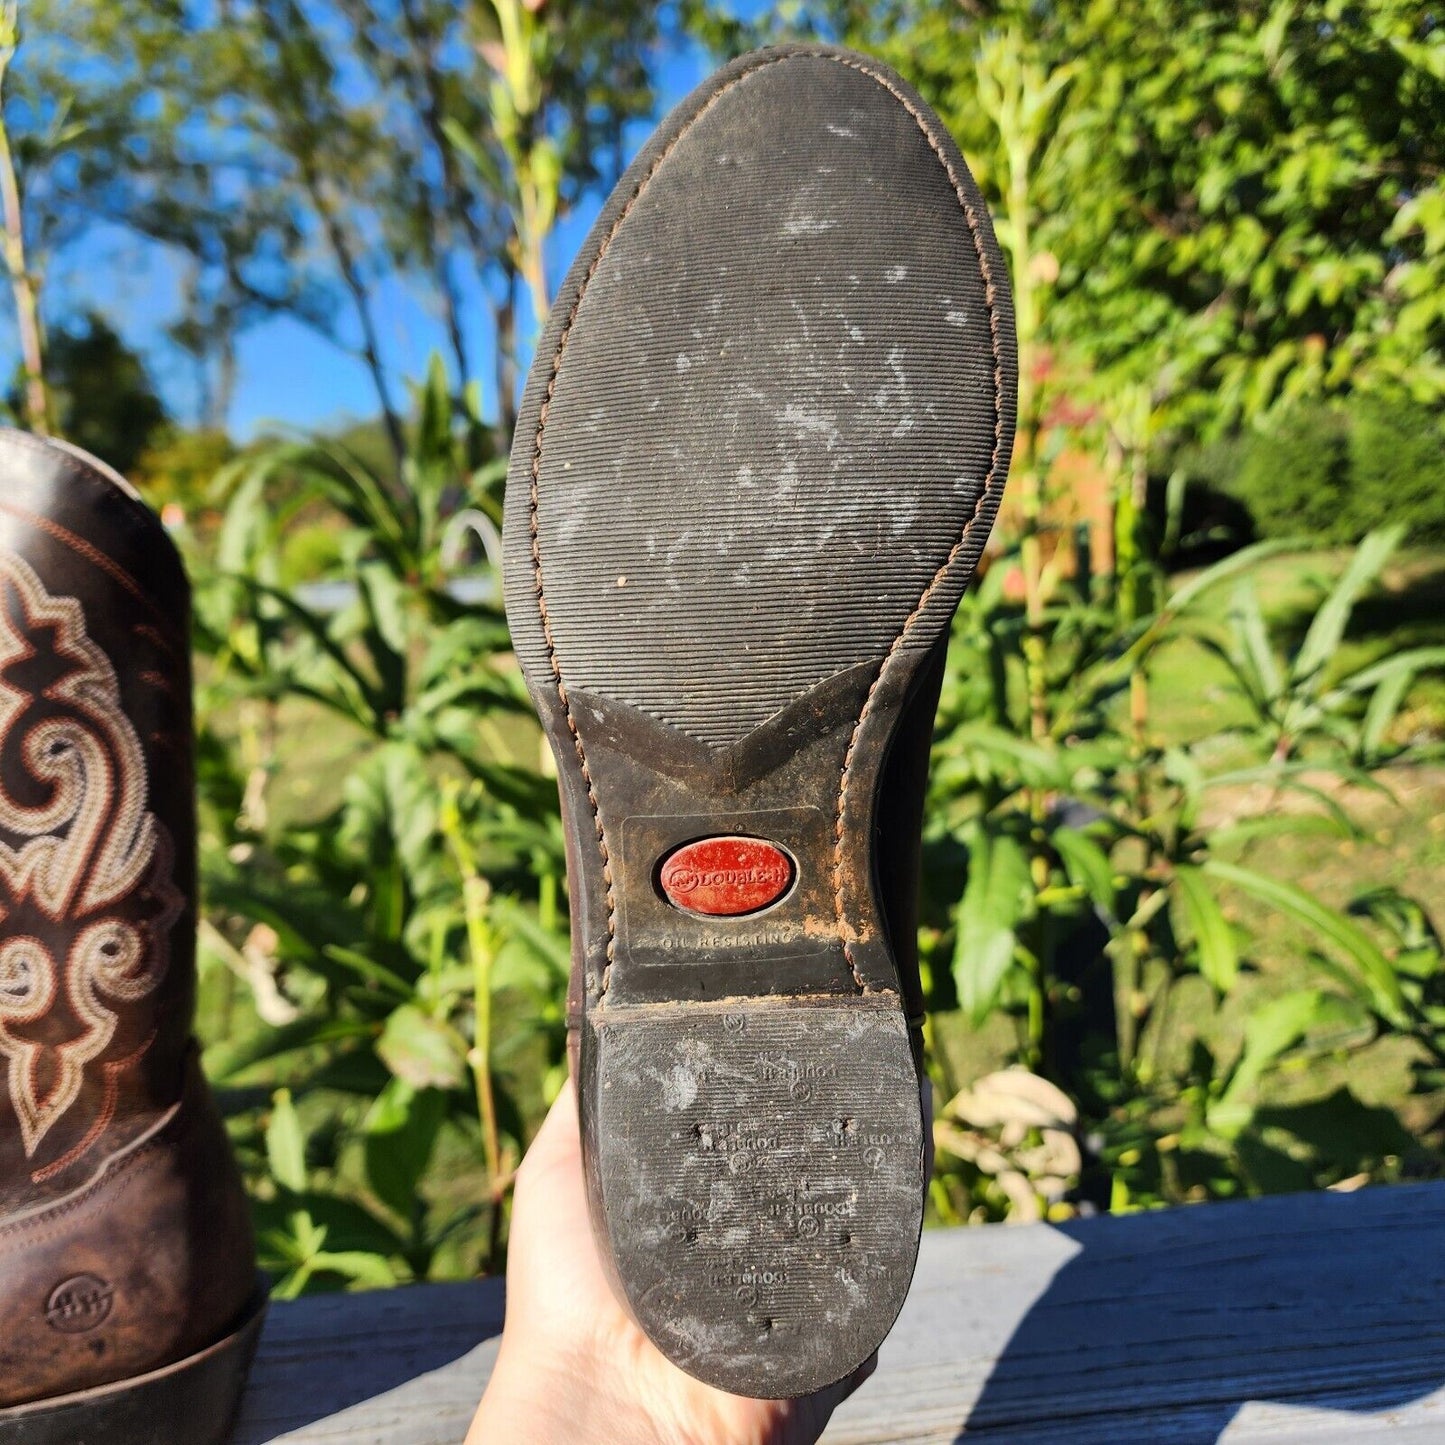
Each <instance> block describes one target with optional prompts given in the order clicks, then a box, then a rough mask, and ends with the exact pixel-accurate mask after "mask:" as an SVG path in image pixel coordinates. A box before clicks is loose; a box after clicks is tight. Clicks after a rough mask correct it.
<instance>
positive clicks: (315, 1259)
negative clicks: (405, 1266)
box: [307, 1249, 396, 1289]
mask: <svg viewBox="0 0 1445 1445" xmlns="http://www.w3.org/2000/svg"><path fill="white" fill-rule="evenodd" d="M307 1263H308V1265H309V1266H310V1269H309V1272H310V1273H311V1274H316V1273H317V1272H318V1271H320V1270H330V1271H331V1272H332V1273H333V1274H340V1275H345V1276H346V1278H347V1279H349V1280H352V1281H353V1282H354V1283H356V1284H364V1285H367V1286H369V1287H370V1288H371V1289H390V1288H391V1287H392V1286H393V1285H394V1284H395V1283H396V1272H395V1271H394V1270H393V1269H392V1267H391V1266H390V1265H389V1264H388V1263H387V1262H386V1260H384V1259H383V1258H382V1257H381V1256H380V1255H377V1254H367V1253H365V1252H364V1251H362V1250H359V1249H345V1250H334V1249H322V1250H318V1251H317V1252H316V1253H315V1254H313V1255H312V1256H311V1258H310V1259H309V1260H308V1261H307Z"/></svg>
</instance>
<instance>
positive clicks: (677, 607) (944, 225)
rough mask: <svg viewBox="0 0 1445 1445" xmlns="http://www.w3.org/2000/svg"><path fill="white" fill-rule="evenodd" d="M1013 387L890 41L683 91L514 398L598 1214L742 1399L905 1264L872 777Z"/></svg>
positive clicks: (978, 498) (915, 1196) (612, 1242)
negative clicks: (861, 52)
mask: <svg viewBox="0 0 1445 1445" xmlns="http://www.w3.org/2000/svg"><path fill="white" fill-rule="evenodd" d="M1014 386H1015V360H1014V355H1013V342H1012V319H1011V313H1010V308H1009V300H1008V290H1007V280H1006V276H1005V273H1004V268H1003V263H1002V260H1001V258H1000V256H999V253H998V250H997V245H996V243H995V241H994V238H993V234H992V231H991V229H990V227H989V223H988V219H987V216H986V214H985V212H984V208H983V204H982V201H981V199H980V198H979V196H978V193H977V190H976V188H975V187H974V186H973V182H972V180H971V178H970V177H969V176H968V172H967V170H966V168H965V167H964V164H963V161H962V159H961V157H960V156H959V155H958V152H957V150H956V148H955V147H954V146H953V143H952V141H951V140H950V139H949V138H948V136H947V134H946V132H945V131H944V130H943V128H942V127H941V125H939V123H938V122H937V120H936V118H934V117H933V116H932V115H931V113H930V112H929V111H928V110H927V107H926V106H925V105H924V104H923V102H922V101H921V100H920V99H919V98H918V97H917V95H916V94H915V93H914V92H912V91H911V90H910V89H909V88H908V87H907V86H906V85H905V84H904V83H903V82H902V81H901V80H899V78H898V77H897V76H896V75H894V74H893V73H892V72H891V71H889V70H887V69H886V68H885V67H883V66H881V65H878V64H877V63H875V62H873V61H871V60H868V59H865V58H864V57H861V56H857V55H853V54H851V53H849V52H846V51H840V50H835V49H832V48H829V47H791V48H784V49H780V50H774V51H767V52H760V53H759V54H757V55H754V56H749V57H744V59H743V60H741V61H738V62H736V63H735V64H734V65H732V66H730V67H728V68H726V69H725V70H723V71H722V72H720V73H719V74H718V75H717V76H715V77H714V78H713V79H712V80H711V81H710V82H708V83H707V84H706V85H705V86H703V87H701V88H700V89H699V90H698V91H696V92H695V93H694V94H693V95H692V96H691V97H689V98H688V99H687V100H686V101H684V102H683V104H682V105H681V106H679V107H678V109H677V110H676V111H675V112H674V113H673V115H672V116H670V117H669V118H668V120H667V121H666V122H664V124H663V126H662V128H661V129H660V130H659V132H658V134H657V135H656V136H655V137H654V138H653V140H652V141H651V142H650V143H649V145H648V146H647V147H646V148H645V149H644V151H643V153H642V154H641V155H640V156H639V158H638V160H637V161H636V162H635V163H634V165H633V167H632V168H631V169H630V170H629V172H628V173H627V175H626V176H624V178H623V180H622V182H621V183H620V184H619V186H618V188H617V191H616V192H615V193H614V195H613V197H612V199H611V200H610V201H609V202H608V204H607V206H606V207H605V208H604V211H603V214H602V216H601V218H600V220H599V222H598V224H597V226H596V228H595V229H594V231H593V233H592V235H591V237H590V239H589V240H588V242H587V243H586V244H585V245H584V247H583V249H582V252H581V254H580V256H579V258H578V260H577V262H576V263H575V264H574V266H573V269H572V271H571V273H570V275H569V276H568V278H567V281H566V282H565V283H564V285H563V287H562V288H561V291H560V293H559V299H558V302H557V306H556V309H555V311H554V313H553V317H552V320H551V322H550V324H549V327H548V331H547V334H546V335H545V336H544V338H543V342H542V344H541V346H540V347H539V350H538V354H537V360H536V362H535V363H534V367H533V371H532V375H531V378H530V380H529V383H528V389H527V394H526V396H525V397H524V400H523V406H522V414H521V421H520V423H519V426H518V432H517V441H516V444H515V448H514V451H513V457H512V472H511V477H510V479H509V487H508V497H507V517H506V526H505V528H504V550H505V565H506V591H507V609H508V616H509V619H510V621H511V625H512V631H513V639H514V644H515V646H516V650H517V655H518V659H519V661H520V663H521V665H522V669H523V672H524V674H525V676H526V678H527V682H528V685H529V688H530V690H531V693H532V696H533V698H534V700H535V701H536V703H537V706H538V710H539V713H540V715H541V718H542V722H543V726H544V728H545V730H546V732H547V734H548V737H549V740H550V741H551V743H552V746H553V750H554V752H555V753H556V756H557V760H558V771H559V781H560V786H561V791H562V796H563V802H564V811H565V813H566V817H567V824H568V830H569V839H568V843H569V865H570V866H569V873H570V877H571V885H572V901H573V926H574V943H575V947H576V950H577V955H578V961H579V966H580V972H581V978H580V980H579V993H580V996H581V997H580V1002H581V1005H582V1019H581V1040H580V1078H579V1097H580V1099H581V1109H582V1122H583V1138H584V1155H585V1159H586V1165H587V1170H588V1183H589V1190H590V1194H591V1199H592V1207H593V1219H594V1225H595V1227H596V1229H597V1232H598V1235H599V1239H600V1240H601V1242H602V1244H603V1252H604V1255H605V1257H606V1262H607V1264H608V1266H609V1268H610V1269H611V1270H612V1272H613V1275H614V1281H615V1284H616V1287H617V1289H618V1291H619V1293H620V1294H621V1296H622V1297H623V1298H625V1299H626V1300H627V1302H628V1305H629V1307H630V1308H631V1310H632V1313H633V1314H634V1316H635V1317H636V1319H637V1320H638V1322H639V1323H640V1324H641V1326H642V1327H643V1329H644V1330H646V1331H647V1333H648V1334H649V1336H650V1337H651V1338H652V1339H653V1340H654V1341H655V1342H656V1343H657V1344H658V1345H659V1347H660V1348H661V1349H662V1350H663V1351H664V1352H665V1353H666V1354H667V1355H668V1356H669V1357H670V1358H671V1359H673V1360H674V1361H675V1362H676V1363H677V1364H679V1365H680V1366H682V1367H683V1368H684V1369H686V1370H688V1371H689V1372H691V1373H692V1374H694V1375H696V1376H697V1377H698V1378H700V1379H703V1380H706V1381H707V1382H709V1383H711V1384H713V1385H716V1386H718V1387H719V1388H722V1389H726V1390H729V1391H731V1392H733V1393H737V1394H744V1395H750V1396H759V1397H783V1396H797V1395H803V1394H807V1393H810V1392H811V1391H813V1390H816V1389H818V1388H821V1387H823V1386H825V1385H828V1384H830V1383H832V1382H834V1381H836V1380H839V1379H841V1378H843V1377H845V1376H847V1375H848V1374H850V1373H851V1372H852V1371H853V1370H854V1369H856V1368H857V1366H858V1365H859V1364H861V1363H862V1362H863V1361H864V1360H865V1359H866V1358H867V1357H868V1356H869V1355H870V1354H871V1353H872V1352H873V1350H874V1349H876V1348H877V1346H878V1344H879V1343H880V1342H881V1340H882V1339H883V1337H884V1336H885V1335H886V1333H887V1332H888V1330H889V1328H890V1327H891V1325H892V1323H893V1321H894V1319H895V1318H896V1316H897V1314H898V1311H899V1309H900V1308H901V1306H902V1303H903V1299H904V1297H905V1295H906V1293H907V1289H908V1284H909V1281H910V1278H911V1274H912V1269H913V1263H914V1259H915V1257H916V1251H917V1244H918V1236H919V1232H920V1229H921V1223H922V1209H923V1194H924V1184H925V1181H924V1177H923V1159H924V1138H923V1121H922V1116H921V1109H920V1102H919V1095H918V1076H917V1071H916V1066H915V1060H914V1053H913V1045H912V1042H911V1039H910V1030H909V1022H910V1021H909V1019H908V1017H907V1010H906V1008H905V1006H904V989H903V988H902V986H901V980H900V978H899V974H898V964H897V957H896V952H895V949H894V948H893V946H892V943H891V941H890V939H889V931H888V930H889V924H888V919H887V917H886V916H885V910H884V907H883V904H882V901H881V898H880V888H879V860H878V857H877V841H878V803H879V797H878V794H879V785H880V779H881V778H882V776H883V773H884V768H885V765H886V764H887V761H888V757H889V752H890V748H891V745H892V741H893V738H894V735H895V733H896V732H897V731H898V728H899V723H900V720H901V719H902V717H903V716H904V714H905V712H906V710H907V708H908V707H909V706H910V703H911V701H912V698H913V694H914V692H915V690H916V689H919V688H921V686H922V682H921V679H922V677H923V675H924V674H926V673H927V672H928V667H927V664H928V661H929V658H930V656H931V655H932V649H934V648H935V645H936V644H937V643H938V642H939V639H940V637H941V636H942V634H943V632H944V630H945V629H946V627H947V624H948V620H949V618H950V617H951V615H952V613H953V610H954V608H955V607H956V605H957V602H958V598H959V596H960V594H961V593H962V590H963V588H964V586H965V585H966V583H967V581H968V579H969V577H970V576H971V575H972V572H973V569H974V566H975V565H976V562H977V559H978V556H979V554H980V552H981V550H982V547H983V543H984V540H985V538H986V537H987V534H988V530H989V527H990V525H991V523H992V520H993V516H994V513H995V511H996V509H997V505H998V499H999V493H1000V491H1001V488H1002V484H1003V479H1004V475H1005V473H1006V471H1007V465H1008V458H1009V452H1010V448H1011V441H1012V428H1013V393H1014ZM694 901H698V902H699V903H700V906H697V907H694V906H692V905H693V902H694Z"/></svg>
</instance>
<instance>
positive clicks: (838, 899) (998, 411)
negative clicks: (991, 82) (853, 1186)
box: [829, 56, 1004, 993]
mask: <svg viewBox="0 0 1445 1445" xmlns="http://www.w3.org/2000/svg"><path fill="white" fill-rule="evenodd" d="M829 58H831V59H833V60H836V61H837V63H838V64H839V65H844V66H847V67H848V68H849V69H850V70H856V71H858V72H859V73H860V74H862V75H866V76H868V77H869V78H870V79H871V80H873V81H876V82H877V84H879V85H881V86H882V87H883V89H884V90H886V91H887V92H888V93H889V94H890V95H891V96H892V97H893V98H894V99H895V100H896V101H898V103H899V104H900V105H902V107H903V108H904V110H906V111H907V112H908V114H909V115H911V116H912V117H913V119H914V120H915V121H916V122H917V123H918V128H919V129H920V130H921V131H922V132H923V135H924V138H925V139H926V140H927V141H928V144H929V146H930V148H931V149H932V151H933V153H934V155H936V156H937V157H938V159H939V162H940V163H941V164H942V166H943V169H944V171H945V172H946V174H947V176H948V179H949V181H950V182H951V183H952V185H953V193H954V195H955V196H957V198H958V204H959V206H960V208H961V209H962V211H963V215H964V220H965V221H966V222H967V223H968V229H969V234H970V236H971V237H972V239H973V245H974V250H975V252H976V253H977V255H978V264H979V270H980V272H981V273H982V277H983V296H984V306H985V307H986V308H987V311H988V329H989V338H990V344H991V347H992V350H993V388H994V390H993V454H992V456H991V457H990V459H989V468H988V475H987V476H986V477H985V478H984V484H983V489H982V490H981V491H980V493H979V497H978V502H977V503H976V504H975V506H974V509H973V515H972V516H971V517H969V519H968V521H967V522H966V523H965V524H964V528H963V533H962V535H961V536H960V537H959V539H958V541H957V542H955V543H954V545H953V547H952V548H951V549H950V551H949V554H948V556H947V558H946V559H945V560H944V562H943V565H942V566H941V567H939V569H938V571H937V572H935V573H934V574H933V578H932V580H931V581H930V582H929V584H928V586H927V587H925V588H924V589H923V594H922V596H921V597H919V599H918V603H917V605H916V606H915V607H914V609H913V611H912V612H911V613H909V615H908V618H907V620H906V621H905V622H904V624H903V630H902V631H901V632H899V634H898V636H897V637H895V638H894V639H893V644H892V646H891V647H889V649H888V652H887V654H886V655H885V656H884V658H883V661H882V662H881V663H880V664H879V666H878V672H877V675H876V676H875V677H874V679H873V683H872V686H870V687H869V689H868V692H867V695H866V696H865V697H864V699H863V706H862V708H861V709H860V710H859V712H858V720H857V721H856V722H855V723H854V724H853V731H852V734H851V735H850V736H849V738H848V747H847V751H846V752H845V753H844V755H843V771H842V775H841V777H840V778H839V782H838V808H837V813H836V815H835V818H834V823H833V908H834V912H835V916H836V918H837V924H838V935H839V937H840V938H841V939H842V941H843V955H844V957H845V958H846V959H847V960H848V967H849V968H850V969H852V971H853V981H854V983H856V984H857V986H858V989H859V991H860V992H864V993H866V992H867V985H866V984H865V983H864V980H863V976H862V974H860V973H859V972H858V965H857V962H856V960H855V959H854V956H853V943H854V941H855V940H853V939H851V938H850V937H849V936H848V927H847V921H846V918H845V914H844V907H843V832H844V828H843V819H844V814H845V812H846V809H847V801H848V784H849V782H850V781H851V780H852V770H853V754H854V750H855V749H856V747H857V744H858V735H859V733H860V732H861V731H862V728H863V723H864V720H865V719H866V718H867V716H868V711H869V709H870V708H871V707H872V705H873V697H874V694H875V693H876V692H877V691H878V685H879V683H880V682H882V680H883V674H884V673H885V672H886V671H887V669H888V664H889V662H890V661H892V659H893V656H894V654H895V653H896V652H897V651H898V649H899V648H900V647H901V646H902V645H903V643H904V641H905V639H906V638H907V637H908V634H909V632H910V631H911V630H912V628H913V625H914V623H915V622H917V620H918V618H919V616H920V615H921V614H922V613H923V611H924V609H925V608H926V607H927V606H928V603H929V601H930V600H931V599H932V597H933V594H934V592H935V591H936V590H937V589H938V587H939V586H940V584H941V583H942V582H943V580H944V578H945V577H946V576H947V575H948V573H949V571H950V570H951V569H952V567H953V564H954V563H955V562H956V561H957V560H958V557H959V554H960V553H961V552H962V551H963V550H964V548H965V547H967V545H968V543H969V540H970V538H971V537H972V535H973V531H974V528H975V527H976V526H977V524H978V522H979V519H980V518H981V517H982V516H983V514H984V508H985V506H986V504H987V503H988V501H989V500H990V498H991V497H992V496H993V492H994V487H995V484H996V482H997V479H998V475H999V468H1000V462H1001V461H1002V454H1003V433H1004V422H1003V411H1004V406H1003V400H1004V398H1003V393H1004V379H1003V358H1002V356H1001V354H1000V350H999V319H998V306H997V300H998V291H997V287H996V285H995V283H994V276H993V270H992V267H991V266H990V265H989V260H988V253H987V249H986V248H985V246H984V244H983V236H982V229H981V227H980V225H979V220H978V216H977V214H976V212H975V211H974V208H973V205H972V203H971V202H970V200H969V198H968V193H967V191H966V190H965V189H964V186H963V183H962V181H961V180H960V179H959V176H958V173H957V172H956V171H955V169H954V166H953V162H952V161H951V160H950V159H949V157H948V155H947V154H946V153H945V152H944V150H943V148H942V147H941V146H940V145H939V143H938V138H937V136H936V135H934V133H933V131H932V129H931V128H930V127H929V125H928V122H927V119H926V117H925V116H924V115H923V113H922V112H921V111H920V110H919V108H918V107H917V106H916V105H915V104H914V103H913V102H912V101H911V100H910V99H909V98H908V96H906V95H904V94H903V93H902V92H901V91H900V90H898V89H897V87H896V86H894V85H893V84H892V83H891V82H890V81H889V79H888V78H887V77H886V76H883V75H879V74H878V73H877V72H875V71H873V70H872V69H870V68H869V67H868V66H866V65H862V64H859V63H858V62H857V61H853V60H845V59H844V58H842V57H841V56H832V57H829Z"/></svg>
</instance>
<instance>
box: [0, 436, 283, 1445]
mask: <svg viewBox="0 0 1445 1445" xmlns="http://www.w3.org/2000/svg"><path fill="white" fill-rule="evenodd" d="M189 648H190V638H189V593H188V589H187V583H186V579H185V575H184V572H183V570H182V567H181V563H180V559H179V558H178V556H177V555H176V552H175V549H174V547H173V546H172V545H171V542H170V539H169V538H168V537H167V536H166V534H165V532H164V530H163V529H162V528H161V526H160V524H159V522H158V521H157V520H156V518H155V517H154V515H153V514H152V513H151V512H150V511H149V510H148V509H147V508H146V507H145V506H144V504H143V503H142V502H141V500H140V498H139V497H138V496H137V495H136V494H135V492H134V491H133V490H132V489H130V488H129V487H128V486H127V484H126V483H125V482H124V481H122V479H121V478H120V477H118V476H116V475H115V474H114V473H112V472H111V471H109V469H108V468H105V467H103V466H102V465H101V464H99V463H97V462H94V461H93V460H91V459H90V458H87V457H85V456H83V455H82V454H80V453H78V452H75V451H73V450H72V449H70V448H68V447H66V446H63V445H62V444H59V443H54V442H47V441H41V440H39V439H36V438H34V437H30V436H27V435H24V434H22V433H19V432H11V431H0V1445H102V1442H112V1445H217V1442H220V1441H222V1440H224V1439H225V1437H226V1435H227V1433H228V1431H229V1427H230V1422H231V1419H232V1417H233V1415H234V1411H235V1406H236V1403H237V1401H238V1398H239V1394H240V1389H241V1384H242V1381H243V1379H244V1376H245V1371H246V1368H247V1366H248V1364H249V1361H250V1357H251V1353H252V1351H253V1349H254V1347H255V1342H256V1337H257V1334H258V1332H259V1329H260V1322H261V1317H262V1312H263V1308H264V1295H263V1293H262V1292H261V1290H260V1289H259V1288H258V1282H257V1276H256V1271H255V1254H254V1248H253V1244H252V1238H251V1229H250V1223H249V1218H248V1212H247V1206H246V1200H245V1196H244V1193H243V1191H242V1188H241V1181H240V1177H239V1175H238V1173H237V1170H236V1166H235V1163H234V1161H233V1160H232V1157H231V1153H230V1148H229V1145H228V1142H227V1139H226V1135H225V1131H224V1129H223V1127H222V1123H221V1120H220V1117H219V1115H218V1114H217V1112H216V1108H215V1105H214V1103H213V1102H212V1100H211V1097H210V1093H209V1091H208V1089H207V1087H206V1084H205V1081H204V1080H203V1079H202V1077H201V1073H200V1069H199V1066H198V1060H197V1054H196V1047H195V1044H194V1042H193V1040H192V1037H191V1017H192V1011H193V1008H194V1001H195V957H194V942H193V940H194V931H195V921H196V919H195V903H196V864H195V821H194V786H195V781H194V769H193V765H192V740H191V703H190V662H189Z"/></svg>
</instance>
